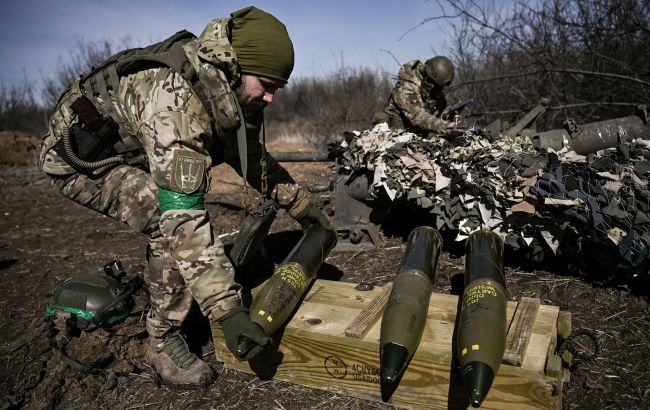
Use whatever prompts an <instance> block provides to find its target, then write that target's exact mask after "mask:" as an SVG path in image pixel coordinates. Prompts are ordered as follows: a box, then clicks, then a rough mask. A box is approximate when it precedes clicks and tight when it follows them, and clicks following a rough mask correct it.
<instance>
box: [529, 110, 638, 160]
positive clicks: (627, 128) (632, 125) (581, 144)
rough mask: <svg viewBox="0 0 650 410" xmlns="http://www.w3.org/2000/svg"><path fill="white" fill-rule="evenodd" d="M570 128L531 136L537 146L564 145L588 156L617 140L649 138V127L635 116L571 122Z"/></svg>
mask: <svg viewBox="0 0 650 410" xmlns="http://www.w3.org/2000/svg"><path fill="white" fill-rule="evenodd" d="M568 128H573V129H556V130H550V131H544V132H540V133H538V134H536V135H533V136H532V139H533V143H534V144H535V146H536V147H538V148H542V149H545V148H553V149H554V150H556V151H559V150H561V149H562V148H563V147H564V146H565V145H566V146H568V147H569V149H571V150H573V151H575V152H576V153H578V154H580V155H587V154H589V153H592V152H596V151H599V150H602V149H606V148H613V147H615V146H616V145H617V144H618V143H619V142H627V141H631V140H633V139H650V126H648V125H647V124H645V123H644V121H643V119H642V118H641V117H639V116H637V115H631V116H629V117H623V118H614V119H611V120H605V121H599V122H592V123H588V124H584V125H580V126H578V125H574V126H572V127H568Z"/></svg>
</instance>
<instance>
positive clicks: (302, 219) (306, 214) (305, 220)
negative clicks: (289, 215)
mask: <svg viewBox="0 0 650 410" xmlns="http://www.w3.org/2000/svg"><path fill="white" fill-rule="evenodd" d="M296 221H298V222H299V223H300V225H301V226H302V227H303V229H307V228H309V227H310V226H311V225H312V224H319V225H320V226H322V227H323V228H325V229H327V230H330V231H333V230H334V227H332V224H331V223H330V221H329V219H327V217H326V216H325V214H324V213H323V211H321V210H320V209H318V207H317V206H316V205H314V204H313V203H311V202H310V203H309V205H308V206H307V207H306V208H305V209H304V210H303V211H302V212H301V213H300V214H299V215H298V216H297V217H296Z"/></svg>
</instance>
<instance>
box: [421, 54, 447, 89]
mask: <svg viewBox="0 0 650 410" xmlns="http://www.w3.org/2000/svg"><path fill="white" fill-rule="evenodd" d="M424 73H425V74H426V76H427V77H429V78H430V79H431V80H433V81H434V82H435V83H436V84H438V86H440V87H447V86H448V85H449V84H451V81H452V80H453V79H454V65H453V64H452V63H451V61H450V60H449V59H448V58H447V57H443V56H436V57H433V58H430V59H428V60H427V61H426V62H425V63H424Z"/></svg>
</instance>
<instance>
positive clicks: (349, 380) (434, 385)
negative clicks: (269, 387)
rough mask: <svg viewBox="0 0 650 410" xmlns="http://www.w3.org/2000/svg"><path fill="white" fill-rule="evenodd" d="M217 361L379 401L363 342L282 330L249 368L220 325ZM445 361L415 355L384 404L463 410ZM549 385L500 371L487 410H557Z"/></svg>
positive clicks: (453, 372) (374, 368) (372, 356)
mask: <svg viewBox="0 0 650 410" xmlns="http://www.w3.org/2000/svg"><path fill="white" fill-rule="evenodd" d="M213 334H214V342H215V343H214V346H215V351H216V354H217V357H218V360H220V361H223V362H224V366H225V367H227V368H233V369H237V370H240V371H243V372H246V373H251V374H257V375H258V376H260V377H262V378H273V379H277V380H284V381H289V382H293V383H299V384H301V385H305V386H308V387H313V388H318V389H321V390H327V391H333V392H338V393H343V394H348V395H351V396H354V397H360V398H363V399H366V400H372V401H378V402H379V401H381V400H382V398H381V390H380V384H379V377H380V370H379V353H378V352H379V344H378V342H376V341H375V342H368V341H364V340H363V339H351V338H346V337H335V336H324V335H318V337H316V336H315V335H314V334H311V333H309V332H304V331H293V330H292V329H286V331H285V333H284V334H283V336H282V343H281V345H280V346H277V345H275V346H274V347H277V349H278V350H276V351H271V352H265V354H264V356H262V357H258V358H255V359H254V360H253V361H251V362H239V361H237V360H235V359H234V357H233V356H232V354H230V352H229V351H228V350H227V348H226V347H225V343H224V341H223V334H222V333H221V329H220V328H219V326H218V325H214V327H213ZM451 360H452V356H451V351H449V352H448V354H446V355H441V354H438V353H430V352H427V351H421V350H420V349H418V351H417V352H416V354H415V356H414V357H413V360H411V362H410V364H409V367H408V369H407V370H406V372H405V374H404V376H403V377H402V380H401V381H400V385H399V387H398V388H397V390H396V391H395V392H394V393H393V395H392V397H391V399H390V400H389V402H388V403H390V404H393V405H397V406H404V407H409V408H422V407H427V408H433V409H447V408H450V407H451V408H459V406H462V405H463V404H464V405H465V407H466V406H467V404H466V403H465V400H466V398H465V393H464V390H463V388H462V387H461V386H462V383H461V382H460V380H459V375H458V372H457V369H456V368H455V367H453V366H452V365H451ZM554 391H555V387H554V384H553V382H552V381H549V380H545V379H543V378H539V377H538V374H537V373H531V372H526V371H522V370H521V369H519V368H517V367H513V366H507V365H502V366H501V368H500V370H499V374H498V375H497V377H496V379H495V381H494V384H493V386H492V388H491V390H490V394H489V395H488V397H487V398H486V400H485V402H484V403H483V405H482V406H481V408H485V409H548V408H553V409H559V408H560V406H559V397H558V396H554V395H553V392H554Z"/></svg>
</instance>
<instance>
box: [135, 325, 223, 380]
mask: <svg viewBox="0 0 650 410" xmlns="http://www.w3.org/2000/svg"><path fill="white" fill-rule="evenodd" d="M145 358H146V360H147V362H148V363H149V364H150V365H151V366H153V367H154V369H156V371H157V372H158V375H160V378H161V381H162V383H164V384H173V385H178V386H185V387H198V386H205V385H207V384H209V383H211V382H212V381H213V380H214V376H215V374H214V370H212V368H211V367H210V366H209V365H208V364H207V363H206V362H204V361H203V360H201V359H199V358H198V357H196V355H195V354H194V353H192V352H190V349H189V348H188V346H187V343H186V342H185V339H184V338H183V336H181V334H180V333H179V332H178V331H171V332H169V333H167V334H166V335H165V336H164V337H163V338H153V337H149V348H148V349H147V352H146V354H145Z"/></svg>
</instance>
